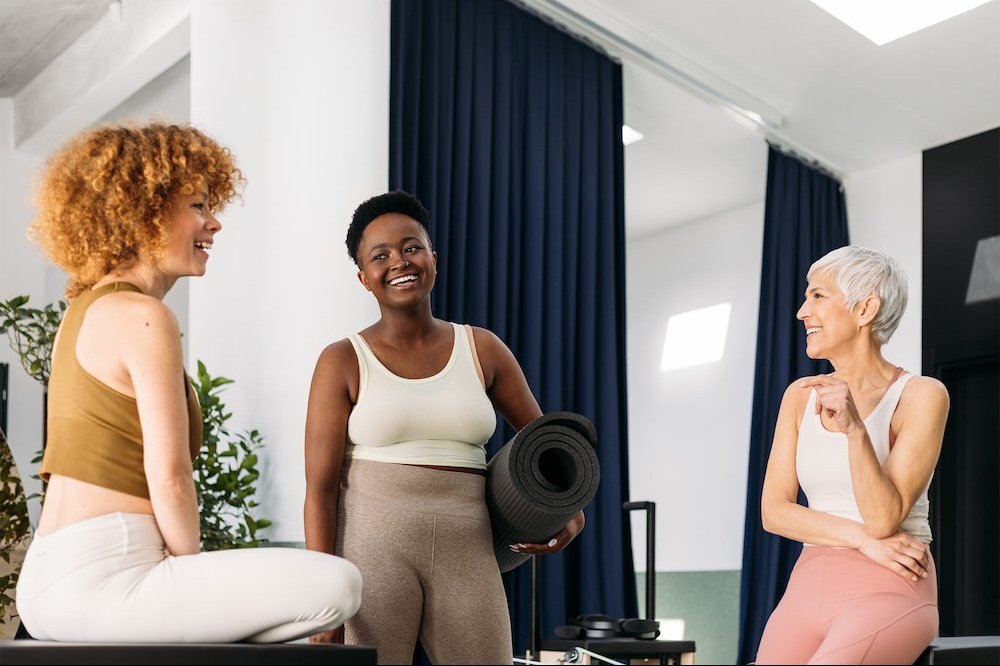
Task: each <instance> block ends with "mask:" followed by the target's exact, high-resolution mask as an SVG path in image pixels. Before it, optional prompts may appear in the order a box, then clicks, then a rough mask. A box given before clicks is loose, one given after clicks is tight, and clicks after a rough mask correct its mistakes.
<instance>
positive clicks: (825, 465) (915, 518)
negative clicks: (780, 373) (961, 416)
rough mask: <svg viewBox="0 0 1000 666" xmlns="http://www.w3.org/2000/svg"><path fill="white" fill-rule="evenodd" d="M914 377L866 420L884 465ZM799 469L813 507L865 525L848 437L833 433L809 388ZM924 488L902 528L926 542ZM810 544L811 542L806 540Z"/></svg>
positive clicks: (899, 382) (899, 381) (908, 376)
mask: <svg viewBox="0 0 1000 666" xmlns="http://www.w3.org/2000/svg"><path fill="white" fill-rule="evenodd" d="M912 377H913V375H912V374H910V373H906V374H904V375H902V376H901V377H900V378H899V379H897V380H896V381H895V382H894V383H893V384H892V386H890V387H889V390H888V391H886V393H885V395H884V396H882V400H881V401H879V403H878V405H877V406H876V407H875V410H874V411H873V412H872V413H871V414H870V415H869V416H868V418H867V419H865V428H866V429H867V430H868V437H869V438H870V439H871V442H872V447H873V448H874V450H875V456H876V457H877V458H878V461H879V464H880V465H883V466H884V465H885V461H886V459H887V458H888V457H889V427H890V423H891V421H892V415H893V413H895V411H896V406H897V405H898V404H899V398H900V396H902V395H903V388H904V387H905V386H906V382H908V381H909V380H910V379H911V378H912ZM795 471H796V473H797V474H798V477H799V486H801V487H802V492H804V493H805V495H806V498H807V499H808V500H809V508H810V509H815V510H816V511H822V512H824V513H829V514H831V515H834V516H840V517H841V518H847V519H849V520H853V521H856V522H859V523H863V522H864V520H863V519H862V518H861V512H860V511H858V503H857V502H856V501H855V499H854V487H853V486H852V485H851V469H850V465H849V463H848V458H847V435H845V434H843V433H840V432H830V431H829V430H827V429H826V428H824V427H823V422H822V421H821V420H820V416H819V414H817V413H816V391H815V389H814V390H812V391H810V392H809V401H808V403H807V404H806V410H805V414H803V416H802V424H801V425H800V426H799V440H798V448H797V450H796V454H795ZM928 487H930V481H928V482H927V486H925V487H924V489H923V490H922V491H921V493H920V496H919V497H918V498H917V501H916V502H914V504H913V508H912V509H910V513H909V515H907V516H906V519H905V520H904V521H903V524H902V525H901V529H902V530H903V531H904V532H906V533H907V534H909V535H910V536H912V537H913V538H915V539H917V540H919V541H922V542H923V543H930V542H931V527H930V524H929V523H928V522H927V515H928V507H929V504H928V502H927V488H928ZM806 545H810V544H806Z"/></svg>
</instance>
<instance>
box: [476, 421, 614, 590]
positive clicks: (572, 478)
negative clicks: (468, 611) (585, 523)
mask: <svg viewBox="0 0 1000 666" xmlns="http://www.w3.org/2000/svg"><path fill="white" fill-rule="evenodd" d="M596 442H597V430H596V429H595V428H594V424H593V423H591V422H590V420H589V419H588V418H586V417H584V416H580V415H579V414H574V413H572V412H553V413H551V414H546V415H545V416H542V417H540V418H537V419H535V420H534V421H532V422H531V423H529V424H528V425H526V426H524V427H523V428H522V429H521V430H520V432H518V433H517V434H516V435H514V437H513V438H512V439H511V440H510V441H509V442H507V444H506V445H504V447H503V448H502V449H500V452H499V453H497V454H496V455H495V456H493V459H492V460H490V464H489V466H488V471H487V474H486V504H487V506H488V507H489V510H490V520H491V522H492V525H493V552H494V553H495V554H496V558H497V563H498V564H499V565H500V571H502V572H507V571H510V570H511V569H514V568H515V567H517V566H519V565H521V564H523V563H524V562H526V561H527V560H528V558H529V557H530V556H529V555H526V554H524V553H515V552H513V551H511V549H510V544H514V543H546V542H548V541H549V539H551V538H552V537H553V536H555V535H556V534H557V533H559V531H560V530H562V528H563V527H565V526H566V523H567V522H569V519H570V518H572V517H573V516H574V514H576V512H577V511H580V510H581V509H583V508H584V507H585V506H587V505H588V504H589V503H590V500H592V499H594V495H595V494H597V486H598V484H599V483H600V481H601V467H600V463H598V461H597V452H596V451H594V444H595V443H596Z"/></svg>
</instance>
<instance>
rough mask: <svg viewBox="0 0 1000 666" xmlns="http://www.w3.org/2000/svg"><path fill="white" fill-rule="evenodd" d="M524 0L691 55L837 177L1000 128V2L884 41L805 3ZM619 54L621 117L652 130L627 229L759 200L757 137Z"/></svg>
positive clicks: (640, 155) (636, 161) (631, 180)
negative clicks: (776, 118) (778, 119)
mask: <svg viewBox="0 0 1000 666" xmlns="http://www.w3.org/2000/svg"><path fill="white" fill-rule="evenodd" d="M524 1H525V2H526V4H528V5H529V6H532V7H534V8H535V9H537V10H539V11H543V12H545V11H546V9H550V10H551V9H553V8H555V9H556V10H559V9H566V8H568V9H569V10H571V11H572V12H575V13H576V14H578V15H580V16H582V17H584V18H585V19H588V20H589V21H590V22H592V23H594V24H597V25H599V26H601V27H602V28H603V29H604V30H607V31H609V32H610V33H613V35H615V36H617V37H618V38H621V39H623V40H625V41H626V42H628V43H631V44H633V45H635V46H637V47H638V48H639V49H641V50H643V51H646V52H648V53H650V54H652V55H653V56H655V57H657V58H659V59H660V60H663V61H666V62H673V63H678V62H679V63H683V62H689V63H693V66H692V68H691V71H695V72H703V73H704V72H707V73H709V74H711V75H712V76H710V77H708V81H709V82H710V83H711V84H714V87H716V88H718V89H721V90H723V91H727V90H729V91H731V92H732V93H733V95H732V96H734V97H740V96H743V98H744V99H753V98H756V99H757V100H759V101H760V102H761V106H762V109H764V108H773V109H776V110H777V112H778V113H779V114H780V115H781V116H782V117H783V119H784V122H783V124H782V126H781V127H780V128H778V129H777V131H776V133H777V134H778V135H780V136H779V137H778V138H779V139H780V138H783V139H785V142H786V143H787V144H790V145H792V146H793V147H798V148H800V150H801V152H803V153H805V154H807V156H809V157H814V158H818V159H819V160H820V161H821V162H822V163H824V164H825V165H826V166H828V167H830V168H832V169H833V170H835V171H836V172H838V173H840V174H849V173H851V172H855V171H858V170H863V169H866V168H869V167H873V166H876V165H880V164H885V163H888V162H891V161H893V160H896V159H900V158H902V157H904V156H907V155H912V154H915V153H919V152H920V151H922V150H924V149H927V148H931V147H934V146H937V145H940V144H943V143H948V142H950V141H954V140H956V139H959V138H962V137H965V136H969V135H972V134H976V133H978V132H981V131H984V130H987V129H990V128H993V127H997V126H1000V0H992V1H991V2H989V3H987V4H985V5H983V6H981V7H978V8H976V9H973V10H972V11H969V12H967V13H965V14H962V15H959V16H957V17H954V18H952V19H949V20H948V21H944V22H942V23H939V24H938V25H935V26H932V27H930V28H927V29H925V30H922V31H920V32H917V33H914V34H912V35H909V36H906V37H903V38H901V39H898V40H896V41H894V42H890V43H889V44H886V45H884V46H875V45H874V44H873V43H871V42H869V41H868V40H867V39H866V38H865V37H863V36H861V35H860V34H858V33H856V32H854V31H853V30H852V29H851V28H849V27H847V26H846V25H845V24H843V23H841V22H840V21H838V20H837V19H835V18H833V17H832V16H830V15H829V14H827V13H826V12H825V11H823V10H822V9H820V8H819V7H817V6H816V5H814V4H813V3H811V2H809V1H808V0H524ZM872 1H875V0H872ZM596 39H597V40H598V41H601V39H600V37H599V36H598V37H597V38H596ZM605 43H606V45H607V46H608V49H609V51H611V52H612V53H615V52H616V48H615V46H614V44H613V43H608V42H607V41H606V40H605ZM617 51H618V55H620V56H621V58H622V60H623V67H624V76H625V86H624V87H625V120H626V123H628V124H629V125H632V126H633V127H635V129H637V130H639V131H640V132H642V133H643V134H645V135H646V139H645V140H643V141H640V142H639V143H635V144H632V145H631V146H628V147H627V148H626V153H625V154H626V163H625V164H626V216H627V218H628V220H627V228H628V232H629V236H630V237H633V238H634V237H635V236H637V235H642V234H645V233H649V232H652V231H655V230H658V229H661V228H663V227H664V226H669V225H671V224H677V223H680V222H687V221H693V220H698V219H702V218H705V217H708V216H711V215H715V214H718V213H721V212H723V211H725V210H729V209H731V208H734V207H736V206H739V205H742V204H746V203H750V202H752V201H759V200H760V199H761V198H762V197H763V191H764V180H765V174H766V147H765V145H764V143H763V141H762V138H761V136H760V134H759V133H754V132H752V131H750V130H747V129H745V128H744V127H743V126H741V125H740V124H738V123H737V122H736V121H734V120H733V119H732V118H731V117H730V116H729V115H727V113H726V112H724V111H722V110H721V108H720V107H719V106H718V105H713V104H711V103H708V102H704V101H702V100H701V99H699V98H695V97H693V96H691V95H689V94H687V93H686V92H681V89H680V88H679V87H678V86H677V85H675V84H674V83H671V82H670V81H668V80H666V79H665V78H664V77H663V75H662V74H659V73H654V71H653V69H651V68H649V67H648V66H647V65H643V64H641V62H640V61H639V60H637V59H635V58H631V57H629V55H628V54H627V53H625V52H621V51H620V50H617ZM720 81H721V85H719V83H720ZM748 106H752V105H748Z"/></svg>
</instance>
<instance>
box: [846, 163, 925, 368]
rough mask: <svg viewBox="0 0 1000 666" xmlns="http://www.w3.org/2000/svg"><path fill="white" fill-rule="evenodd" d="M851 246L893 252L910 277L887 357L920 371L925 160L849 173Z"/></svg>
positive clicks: (885, 352) (847, 187) (848, 211)
mask: <svg viewBox="0 0 1000 666" xmlns="http://www.w3.org/2000/svg"><path fill="white" fill-rule="evenodd" d="M844 185H845V191H846V197H847V224H848V227H849V228H850V233H851V242H852V243H854V244H855V245H864V246H865V247H870V248H872V249H875V250H881V251H883V252H888V253H889V254H891V255H892V256H893V257H895V258H896V260H897V261H899V262H900V264H902V266H903V270H905V271H906V274H907V276H908V277H909V288H910V289H909V303H908V305H907V306H906V312H905V313H904V315H903V319H902V320H901V321H900V323H899V328H898V329H896V333H895V334H894V335H893V337H892V339H891V340H889V343H888V344H887V345H886V346H885V349H883V354H884V355H885V357H886V358H887V359H888V360H889V361H892V362H893V363H896V364H897V365H901V366H902V367H904V368H906V369H907V370H909V371H910V372H916V373H919V372H920V365H921V357H922V352H921V320H922V313H921V310H922V304H923V297H922V293H921V291H922V289H923V258H922V252H923V156H922V155H921V154H919V153H918V154H915V155H911V156H909V157H906V158H904V159H901V160H897V161H895V162H890V163H889V164H884V165H881V166H878V167H874V168H872V169H867V170H865V171H859V172H856V173H852V174H850V176H849V177H848V178H847V179H846V180H845V184H844Z"/></svg>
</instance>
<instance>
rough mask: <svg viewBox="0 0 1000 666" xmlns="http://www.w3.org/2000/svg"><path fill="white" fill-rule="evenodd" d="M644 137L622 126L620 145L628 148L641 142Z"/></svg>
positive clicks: (626, 126) (640, 133)
mask: <svg viewBox="0 0 1000 666" xmlns="http://www.w3.org/2000/svg"><path fill="white" fill-rule="evenodd" d="M645 136H646V135H645V134H643V133H642V132H637V131H635V130H634V129H632V128H631V127H629V126H628V125H622V143H623V144H625V145H626V146H630V145H632V144H633V143H635V142H636V141H641V140H642V139H643V137H645Z"/></svg>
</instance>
